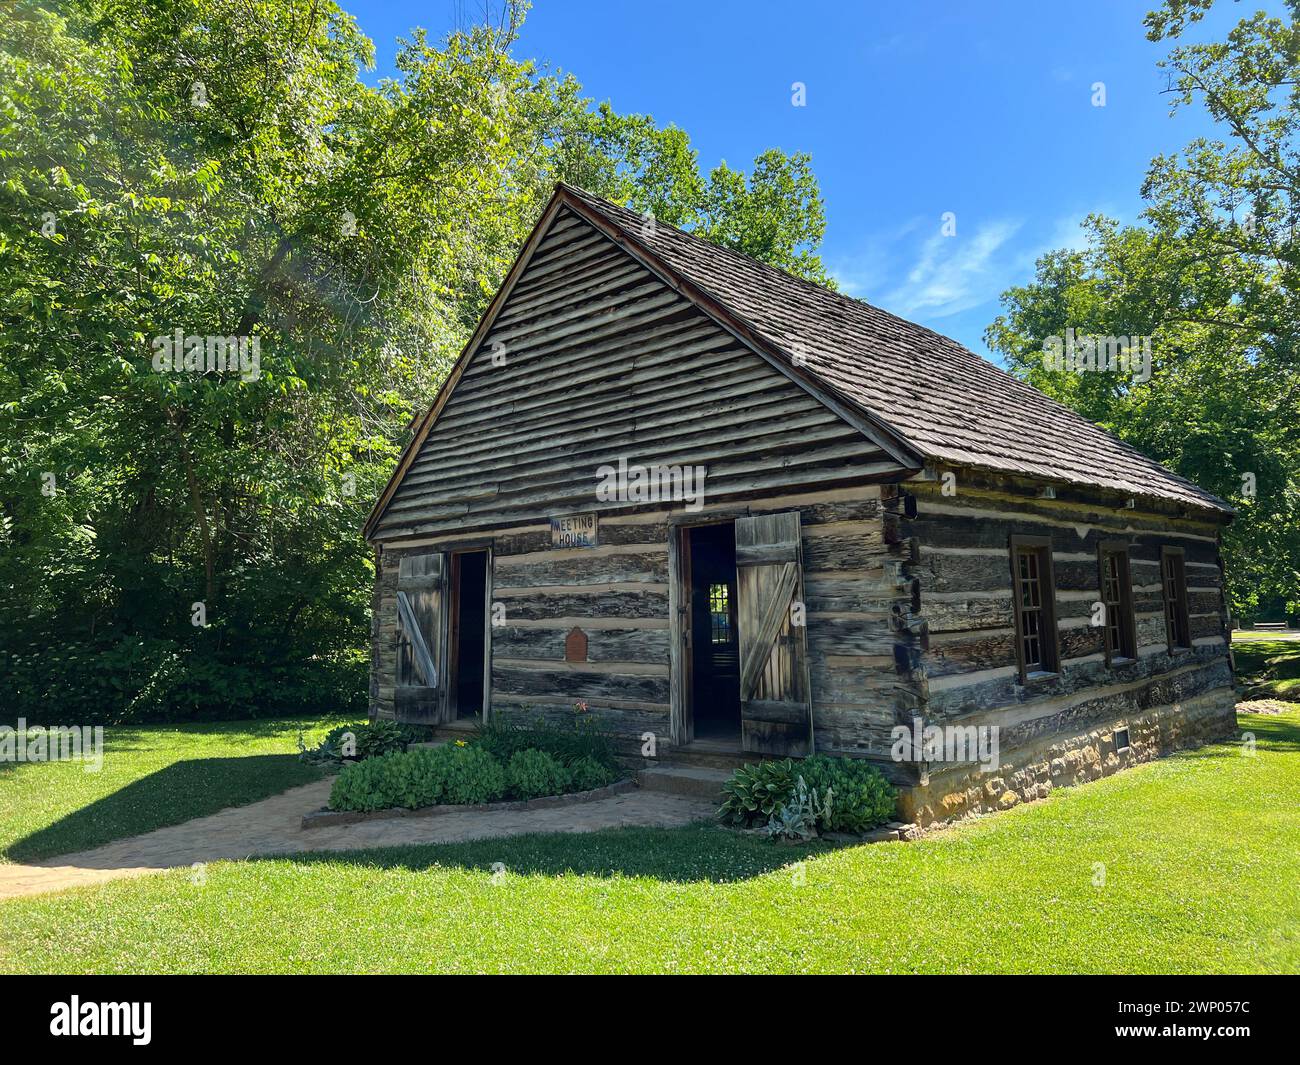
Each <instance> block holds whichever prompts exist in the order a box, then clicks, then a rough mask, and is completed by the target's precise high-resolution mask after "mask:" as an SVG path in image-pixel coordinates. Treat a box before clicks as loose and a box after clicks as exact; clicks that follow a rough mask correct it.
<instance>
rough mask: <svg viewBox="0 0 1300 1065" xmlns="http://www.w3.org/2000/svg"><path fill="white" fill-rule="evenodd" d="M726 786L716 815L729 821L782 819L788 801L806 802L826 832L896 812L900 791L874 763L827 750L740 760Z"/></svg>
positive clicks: (856, 828)
mask: <svg viewBox="0 0 1300 1065" xmlns="http://www.w3.org/2000/svg"><path fill="white" fill-rule="evenodd" d="M801 790H802V793H803V798H802V799H801V797H800V795H801ZM722 791H723V795H724V796H725V799H724V801H723V803H722V806H721V808H720V809H719V810H718V816H719V817H720V818H721V819H722V820H723V821H724V822H727V823H728V824H734V825H754V824H759V825H763V824H770V823H771V822H772V820H773V818H776V819H777V821H781V820H782V818H781V816H780V815H781V811H782V809H783V808H784V807H787V806H792V807H793V806H798V805H800V804H801V803H802V804H806V805H808V806H809V807H810V808H811V810H812V823H813V825H814V827H815V828H817V829H819V830H820V831H822V832H853V833H860V832H866V831H868V830H869V829H872V828H875V827H876V826H877V825H881V824H884V823H885V822H886V821H888V820H890V818H892V817H893V816H894V801H895V799H896V797H897V793H896V792H895V791H894V789H893V787H892V786H891V785H890V784H889V782H888V781H887V780H885V778H884V777H883V776H881V774H880V771H879V770H878V769H876V768H875V766H872V765H870V764H869V763H867V762H864V761H862V760H861V759H858V758H834V757H828V756H826V755H816V756H814V757H812V758H805V759H803V760H802V761H799V762H796V761H794V760H792V759H789V758H786V759H782V760H780V761H767V762H757V763H753V764H750V765H745V766H741V767H740V768H739V769H737V770H736V771H735V773H733V774H732V776H731V779H730V780H728V781H727V782H726V783H725V784H723V786H722ZM796 820H797V819H796ZM778 834H779V833H778Z"/></svg>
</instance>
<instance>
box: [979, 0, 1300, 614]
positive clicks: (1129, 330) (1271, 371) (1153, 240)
mask: <svg viewBox="0 0 1300 1065" xmlns="http://www.w3.org/2000/svg"><path fill="white" fill-rule="evenodd" d="M1211 4H1212V0H1169V2H1168V3H1166V4H1165V6H1164V7H1162V8H1161V9H1159V10H1158V11H1154V12H1152V13H1151V14H1149V15H1148V16H1147V26H1148V29H1149V34H1148V36H1149V37H1150V38H1151V39H1152V40H1157V41H1158V40H1169V41H1178V40H1179V39H1180V38H1181V35H1182V34H1183V32H1184V31H1185V29H1186V27H1187V26H1188V25H1189V24H1191V23H1193V22H1196V21H1199V20H1200V19H1201V18H1203V17H1204V15H1205V13H1206V11H1208V10H1209V8H1210V7H1211ZM1288 8H1289V11H1290V13H1291V19H1290V20H1289V21H1285V20H1282V19H1276V18H1269V17H1267V16H1265V15H1263V14H1256V15H1253V16H1250V17H1249V18H1245V19H1242V20H1241V21H1240V22H1239V23H1238V24H1237V25H1236V26H1235V27H1234V28H1233V30H1232V31H1231V32H1230V33H1229V34H1228V37H1227V39H1226V40H1225V41H1220V42H1212V43H1206V44H1178V45H1177V46H1176V47H1174V48H1173V49H1172V50H1171V52H1170V54H1169V56H1168V58H1167V59H1166V60H1165V62H1164V64H1162V65H1163V66H1165V67H1166V68H1167V69H1168V70H1169V72H1170V89H1169V91H1170V93H1171V95H1172V97H1173V100H1174V106H1175V110H1177V109H1178V108H1181V107H1185V106H1189V105H1192V104H1194V103H1200V104H1201V105H1202V106H1204V107H1205V108H1206V109H1207V110H1208V111H1209V113H1210V114H1211V116H1212V117H1213V118H1214V119H1215V120H1216V122H1218V123H1220V124H1221V125H1222V126H1223V127H1224V129H1225V131H1226V132H1227V134H1228V139H1227V140H1223V141H1220V140H1208V139H1205V138H1202V139H1198V140H1196V141H1193V142H1192V143H1191V144H1190V145H1189V146H1188V147H1187V148H1186V149H1184V150H1183V151H1182V152H1180V153H1178V154H1176V155H1172V156H1159V157H1157V158H1156V159H1154V160H1153V162H1152V164H1151V167H1150V170H1149V172H1148V175H1147V178H1146V181H1145V183H1144V185H1143V195H1144V197H1145V199H1146V201H1147V206H1146V208H1145V210H1144V211H1143V214H1142V219H1141V224H1140V225H1136V226H1121V225H1119V224H1118V223H1117V222H1115V221H1114V220H1111V219H1106V218H1101V217H1093V218H1090V219H1088V221H1087V222H1086V223H1085V228H1086V231H1087V234H1088V244H1087V247H1086V249H1085V250H1084V251H1082V252H1077V253H1071V252H1054V253H1052V254H1049V255H1047V256H1044V257H1043V258H1042V259H1040V260H1039V262H1038V266H1037V273H1036V276H1035V279H1034V280H1033V282H1031V283H1030V284H1029V285H1026V286H1023V287H1018V288H1013V289H1010V290H1008V291H1007V292H1005V293H1004V294H1003V297H1002V302H1003V306H1004V307H1005V308H1006V313H1005V314H1003V315H1001V316H999V317H998V318H997V320H996V321H994V322H993V324H992V325H991V326H990V327H989V329H988V331H987V333H986V339H987V341H988V343H989V344H990V346H991V347H993V348H994V349H995V350H997V351H1000V352H1001V353H1003V355H1004V356H1005V357H1006V358H1007V361H1008V364H1009V365H1010V367H1011V368H1012V370H1013V372H1015V373H1017V374H1019V375H1020V376H1022V377H1024V378H1026V379H1027V380H1029V381H1030V382H1031V383H1033V384H1034V385H1036V386H1037V387H1038V388H1040V389H1042V390H1043V391H1045V392H1047V393H1048V394H1049V395H1052V396H1054V397H1055V398H1057V399H1060V400H1061V401H1062V402H1065V403H1067V404H1069V405H1070V406H1072V407H1074V408H1075V409H1077V410H1079V411H1080V412H1081V413H1083V414H1084V415H1085V416H1087V417H1088V418H1090V419H1092V420H1094V421H1097V422H1099V423H1101V424H1102V425H1104V426H1106V427H1107V428H1108V429H1110V430H1111V431H1112V432H1114V433H1116V434H1117V435H1119V436H1120V437H1122V438H1123V439H1125V440H1127V441H1129V442H1130V443H1132V444H1134V445H1135V446H1137V447H1138V448H1140V449H1142V450H1143V451H1145V452H1147V453H1148V454H1150V455H1152V456H1153V457H1155V458H1157V459H1159V460H1160V461H1162V462H1165V463H1166V464H1168V465H1170V466H1171V467H1172V468H1174V469H1175V470H1177V471H1178V472H1179V473H1181V474H1183V475H1184V476H1186V477H1188V478H1189V479H1191V480H1193V481H1195V482H1197V483H1198V484H1200V485H1202V486H1203V487H1205V488H1208V489H1209V490H1211V491H1213V492H1215V493H1216V494H1218V495H1220V496H1221V497H1223V498H1225V499H1228V500H1229V501H1231V502H1232V503H1233V505H1234V506H1235V507H1236V508H1237V510H1238V516H1237V519H1236V520H1235V521H1234V523H1233V524H1232V525H1231V526H1230V527H1229V528H1228V530H1227V531H1226V532H1225V535H1224V545H1225V558H1226V565H1227V571H1228V593H1229V601H1230V604H1231V607H1232V609H1233V612H1234V614H1235V615H1236V616H1244V617H1247V618H1249V617H1253V616H1255V615H1257V614H1261V613H1266V614H1270V615H1276V614H1278V613H1280V612H1283V611H1286V612H1289V613H1290V614H1292V615H1296V614H1300V440H1298V439H1297V435H1296V432H1295V428H1296V426H1297V425H1298V424H1300V412H1298V410H1297V407H1298V405H1300V361H1298V356H1300V349H1298V347H1297V325H1298V323H1300V318H1298V317H1297V312H1298V311H1300V306H1298V305H1297V284H1296V282H1297V266H1298V265H1300V246H1298V245H1297V243H1296V232H1295V222H1296V206H1297V205H1296V195H1297V191H1298V190H1300V87H1298V86H1300V31H1298V30H1297V26H1296V19H1295V16H1296V12H1297V3H1296V2H1295V0H1292V2H1291V3H1290V4H1289V5H1288ZM1071 327H1072V328H1074V329H1075V330H1076V332H1078V333H1083V334H1095V335H1102V336H1131V335H1133V334H1140V335H1143V336H1151V337H1152V338H1153V345H1152V346H1153V363H1154V367H1153V371H1154V372H1153V375H1152V377H1151V380H1150V381H1149V382H1145V383H1135V382H1134V381H1133V380H1132V378H1131V377H1123V376H1118V375H1114V374H1087V373H1085V374H1072V373H1069V372H1061V371H1052V370H1049V369H1047V368H1046V367H1045V365H1044V362H1043V358H1042V355H1043V342H1044V340H1045V338H1047V337H1050V336H1054V335H1056V336H1059V335H1063V334H1064V331H1065V329H1066V328H1071Z"/></svg>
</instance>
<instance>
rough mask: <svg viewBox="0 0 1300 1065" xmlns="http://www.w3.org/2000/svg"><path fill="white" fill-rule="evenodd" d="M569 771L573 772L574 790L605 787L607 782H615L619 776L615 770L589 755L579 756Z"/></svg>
mask: <svg viewBox="0 0 1300 1065" xmlns="http://www.w3.org/2000/svg"><path fill="white" fill-rule="evenodd" d="M569 772H570V773H572V774H573V790H574V791H591V790H593V789H594V788H603V787H605V786H606V785H607V784H612V783H614V781H615V779H617V777H618V774H617V773H616V772H615V771H614V770H612V769H608V768H606V767H605V766H603V765H601V764H600V763H599V762H598V761H596V759H594V758H591V757H589V756H584V757H582V758H579V759H578V760H577V761H576V762H574V763H573V765H571V766H569Z"/></svg>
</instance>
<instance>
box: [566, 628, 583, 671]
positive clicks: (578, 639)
mask: <svg viewBox="0 0 1300 1065" xmlns="http://www.w3.org/2000/svg"><path fill="white" fill-rule="evenodd" d="M564 660H565V661H566V662H585V661H587V634H586V633H585V632H583V631H582V630H581V629H580V628H578V627H577V626H576V625H575V626H574V627H573V628H571V629H570V630H569V635H567V636H566V637H565V638H564Z"/></svg>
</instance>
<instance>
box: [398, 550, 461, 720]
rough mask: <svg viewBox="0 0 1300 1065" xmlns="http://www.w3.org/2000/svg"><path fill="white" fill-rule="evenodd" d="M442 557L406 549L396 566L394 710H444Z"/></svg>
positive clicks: (439, 714) (438, 714)
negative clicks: (413, 552)
mask: <svg viewBox="0 0 1300 1065" xmlns="http://www.w3.org/2000/svg"><path fill="white" fill-rule="evenodd" d="M447 571H448V565H447V558H446V556H445V555H442V554H438V553H431V554H427V555H407V556H406V557H405V558H403V559H402V560H401V561H400V563H399V564H398V570H397V693H396V695H397V716H398V718H399V720H413V719H416V720H425V721H442V720H443V719H444V718H445V717H446V714H447V708H448V706H449V701H448V699H447Z"/></svg>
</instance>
